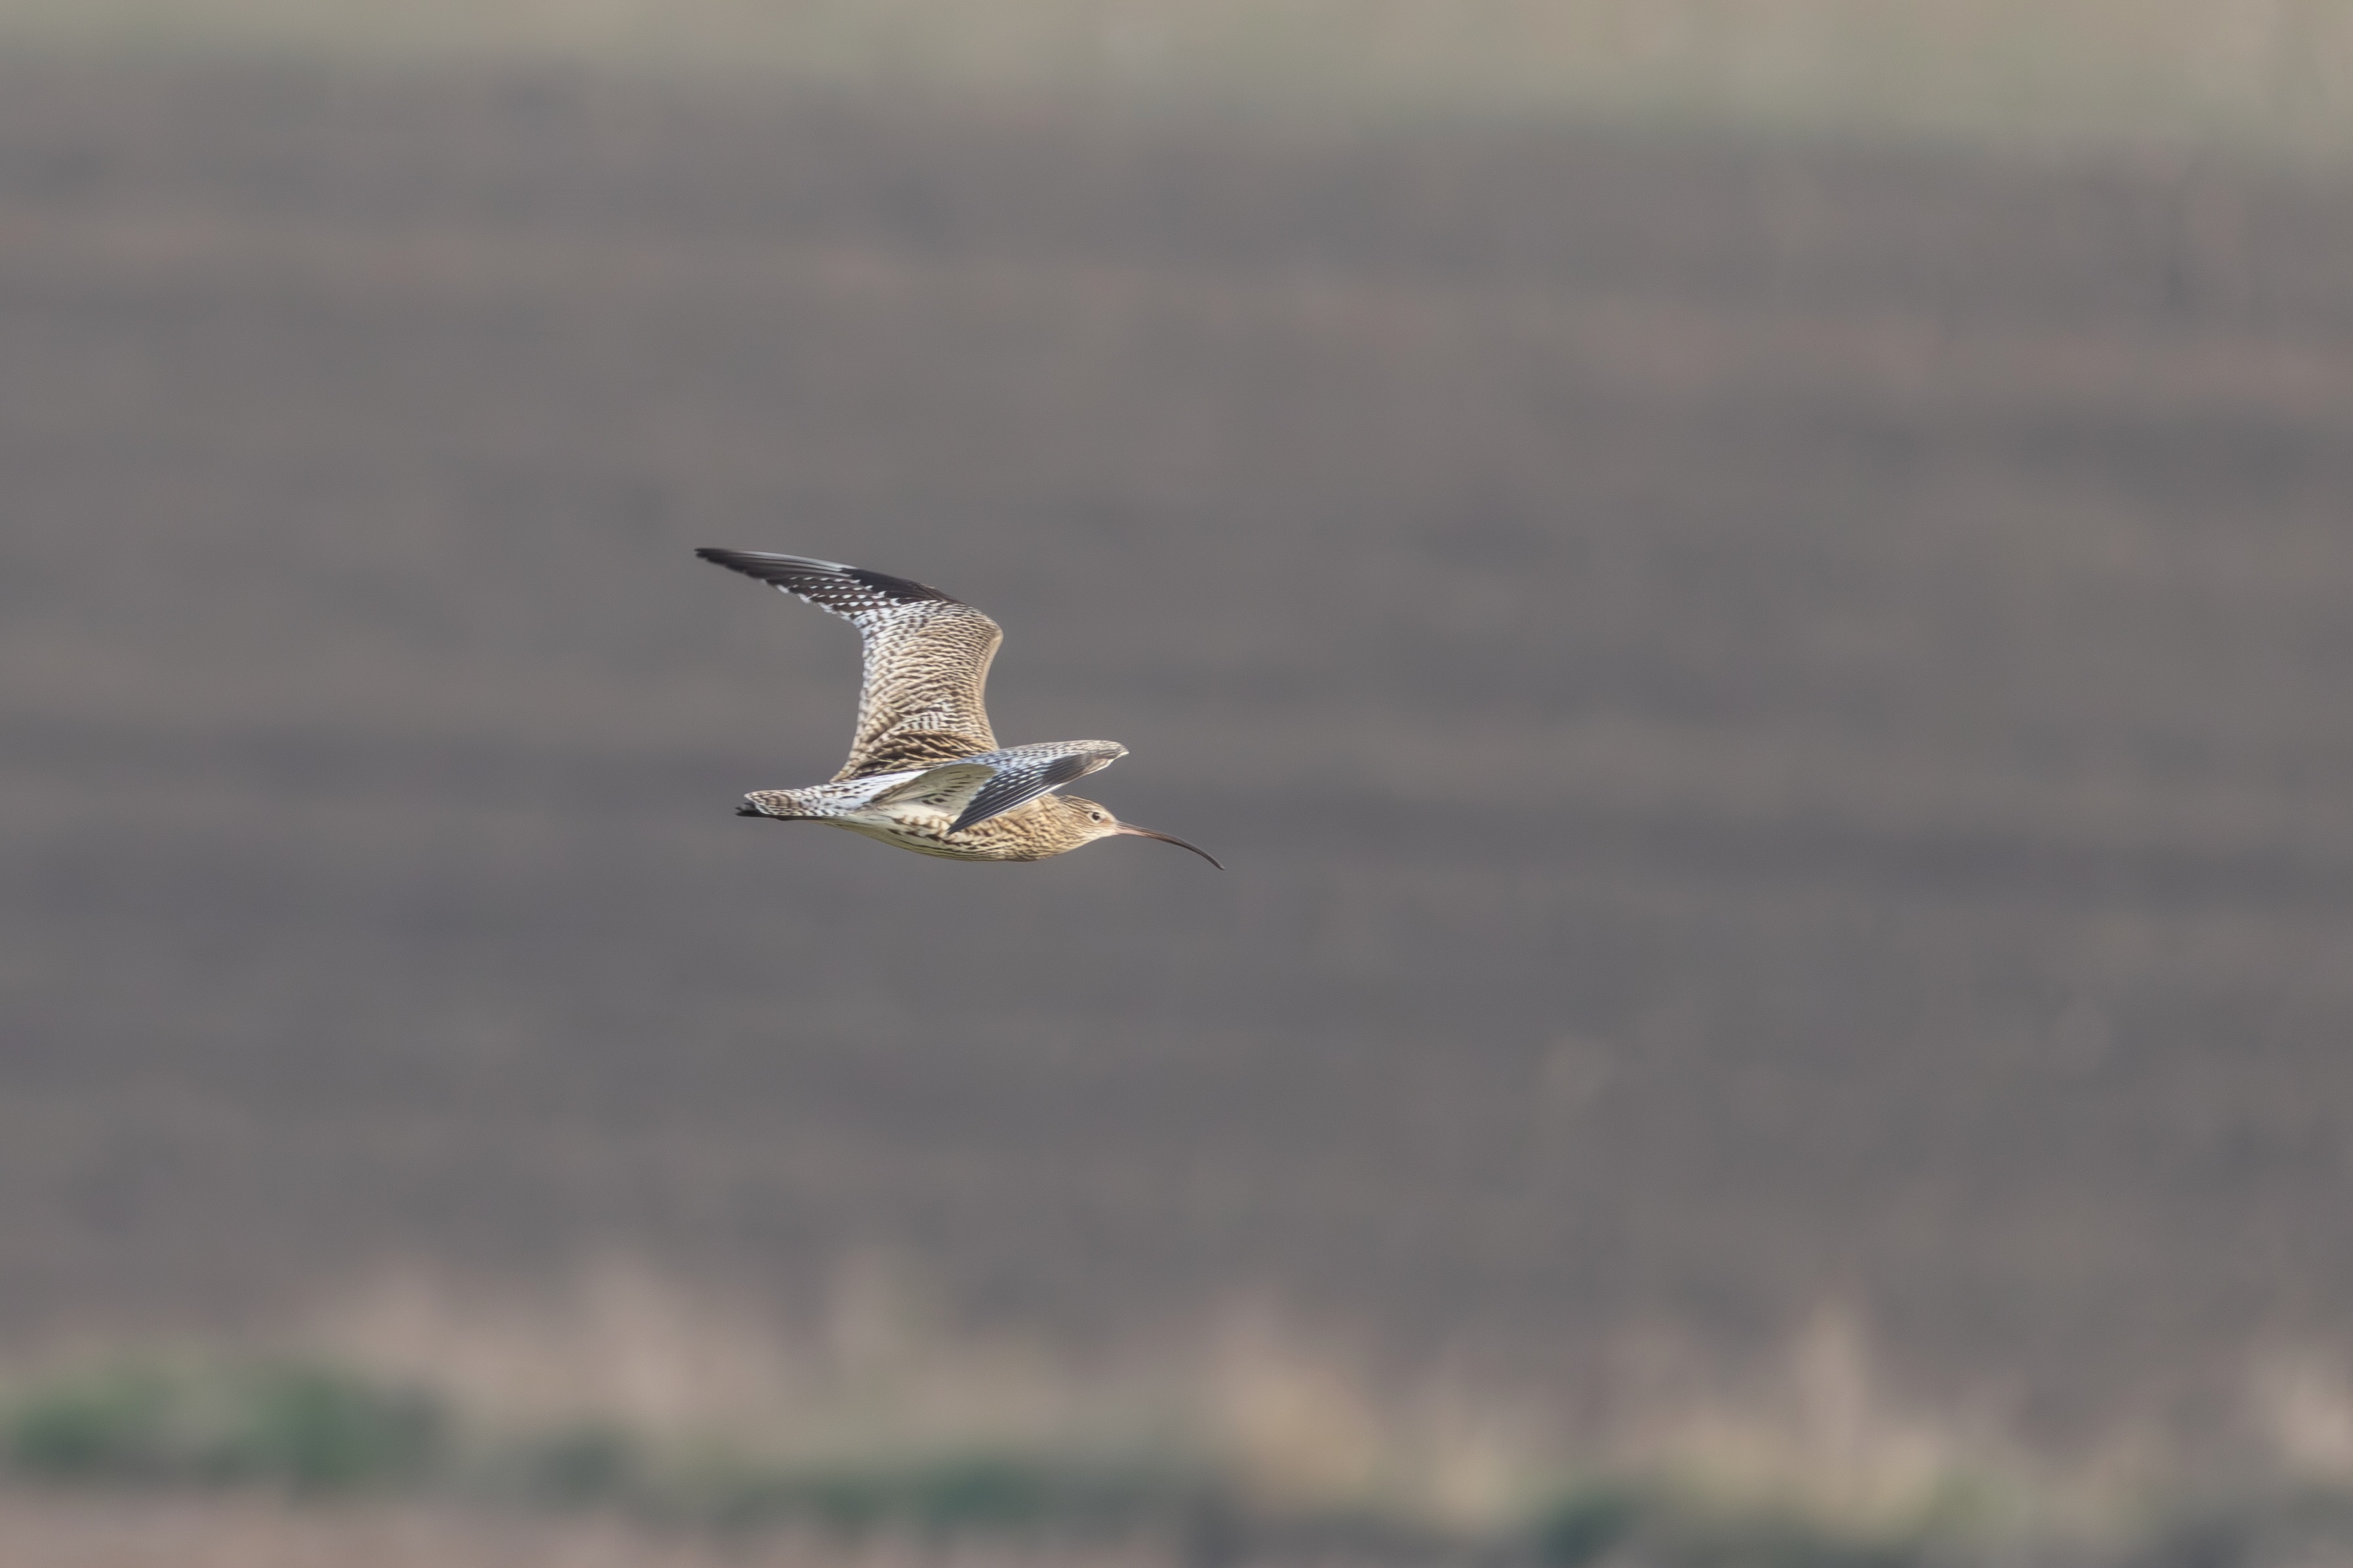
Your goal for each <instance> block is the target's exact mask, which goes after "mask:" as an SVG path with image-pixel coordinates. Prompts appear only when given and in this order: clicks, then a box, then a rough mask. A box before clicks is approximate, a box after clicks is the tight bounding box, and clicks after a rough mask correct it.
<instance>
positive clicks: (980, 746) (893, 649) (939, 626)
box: [695, 549, 1100, 820]
mask: <svg viewBox="0 0 2353 1568" xmlns="http://www.w3.org/2000/svg"><path fill="white" fill-rule="evenodd" d="M695 553H696V554H697V555H700V556H702V559H704V560H705V561H708V562H711V563H713V564H714V565H719V566H724V567H727V568H728V569H729V570H731V571H735V572H741V573H743V574H744V575H745V576H747V577H754V578H757V579H758V580H759V581H761V582H763V583H766V584H770V585H771V586H774V587H776V588H778V589H780V590H782V591H783V592H785V593H787V594H791V595H795V596H797V597H798V598H803V599H806V600H807V601H808V602H809V603H810V604H812V605H817V606H818V608H819V609H823V610H830V611H832V612H833V613H834V614H835V615H837V616H840V617H841V618H842V619H844V620H846V621H848V622H849V624H850V625H852V626H856V627H857V628H858V635H859V637H860V640H861V641H862V642H863V644H864V645H865V656H866V657H865V664H866V671H865V679H864V681H863V683H862V685H861V686H860V691H859V698H858V730H857V733H856V735H855V736H854V737H853V738H852V740H851V741H850V745H849V761H848V762H846V763H843V764H842V766H841V771H840V772H839V773H836V774H835V775H834V777H835V778H836V779H837V780H841V779H857V778H869V777H871V776H872V775H874V774H876V773H903V772H905V771H907V770H908V769H910V768H928V767H933V766H935V765H937V764H940V763H948V762H952V761H955V760H957V759H959V758H965V757H971V756H974V755H976V753H980V752H993V751H995V750H996V749H997V736H996V733H995V731H992V730H990V729H989V727H988V711H987V708H986V707H985V706H984V704H983V700H982V689H983V688H984V687H986V685H987V681H988V664H989V660H990V659H992V658H995V657H996V656H997V644H998V643H1000V642H1002V641H1003V640H1004V637H1005V634H1004V633H1003V631H1001V630H1000V629H999V628H998V626H997V623H996V622H995V621H992V620H990V619H989V618H988V617H987V616H985V615H983V614H981V613H980V612H979V611H978V610H976V609H974V608H973V607H972V606H971V605H967V604H965V603H963V602H962V601H961V600H957V599H953V598H950V597H949V596H948V595H945V594H943V593H941V592H940V591H939V590H938V589H937V588H932V587H926V586H925V585H924V584H921V583H916V582H912V581H910V580H909V579H907V578H904V577H892V576H888V575H885V574H882V573H881V572H869V571H867V570H865V569H864V568H862V567H857V566H845V565H843V564H842V563H839V562H838V561H815V560H811V559H809V558H808V557H807V556H804V555H776V554H771V553H770V552H766V551H759V550H716V549H711V550H698V551H696V552H695ZM1098 765H1100V764H1098ZM1046 787H1048V788H1051V787H1053V786H1051V785H1048V786H1046ZM1022 798H1023V799H1027V798H1029V797H1028V796H1026V795H1025V796H1023V797H1022ZM1003 809H1004V807H1002V806H999V807H997V810H1003ZM989 815H994V813H990V814H989ZM976 820H977V819H976Z"/></svg>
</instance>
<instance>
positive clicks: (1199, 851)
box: [1119, 822, 1225, 871]
mask: <svg viewBox="0 0 2353 1568" xmlns="http://www.w3.org/2000/svg"><path fill="white" fill-rule="evenodd" d="M1119 830H1120V831H1121V832H1122V833H1133V834H1134V835H1135V836H1136V837H1138V838H1157V839H1158V840H1160V842H1161V843H1163V844H1174V845H1176V847H1178V848H1179V849H1190V850H1191V851H1192V852H1193V853H1194V854H1196V855H1198V856H1199V857H1200V858H1202V859H1204V860H1207V861H1208V863H1209V864H1210V865H1212V866H1217V868H1218V869H1219V870H1220V871H1222V870H1224V869H1225V868H1224V867H1223V866H1221V865H1219V864H1218V858H1217V857H1216V856H1215V855H1212V854H1210V853H1209V852H1208V850H1206V849H1204V848H1202V847H1200V846H1199V845H1198V844H1187V843H1186V842H1185V841H1184V840H1183V839H1181V838H1179V837H1176V835H1174V834H1171V833H1155V832H1153V831H1152V829H1150V828H1149V827H1138V826H1135V825H1134V823H1132V822H1123V823H1121V824H1120V825H1119Z"/></svg>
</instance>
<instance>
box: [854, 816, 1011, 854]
mask: <svg viewBox="0 0 2353 1568" xmlns="http://www.w3.org/2000/svg"><path fill="white" fill-rule="evenodd" d="M833 824H834V826H837V827H847V828H848V829H849V831H851V832H852V833H859V834H863V835H864V836H865V837H869V838H874V839H880V840H881V842H883V843H885V844H895V845H897V846H898V847H900V848H902V849H912V850H913V851H914V852H915V853H916V854H918V855H936V856H938V857H939V858H941V859H943V860H1001V859H1003V858H1004V857H1003V856H1002V855H999V854H993V853H991V851H990V847H989V846H988V845H987V843H986V842H985V841H984V842H979V843H975V842H971V841H970V840H971V838H972V836H971V835H968V834H965V835H957V836H955V837H950V836H949V833H948V818H947V816H945V815H944V814H943V813H940V812H925V813H923V814H922V815H920V816H916V815H913V814H910V815H907V816H899V815H894V814H892V813H890V812H888V811H874V810H869V811H860V812H858V813H856V814H854V815H852V816H837V817H835V818H834V819H833Z"/></svg>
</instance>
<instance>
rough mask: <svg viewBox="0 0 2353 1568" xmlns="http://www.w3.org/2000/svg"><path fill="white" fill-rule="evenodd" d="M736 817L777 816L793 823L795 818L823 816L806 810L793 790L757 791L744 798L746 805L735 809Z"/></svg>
mask: <svg viewBox="0 0 2353 1568" xmlns="http://www.w3.org/2000/svg"><path fill="white" fill-rule="evenodd" d="M735 815H736V816H777V817H783V818H784V819H785V820H786V821H791V820H792V819H794V818H795V817H803V818H806V817H811V816H820V815H822V814H821V813H818V812H814V811H809V810H806V809H804V807H803V806H802V805H801V803H800V801H799V800H798V799H797V796H796V792H794V791H792V790H788V789H755V790H754V791H753V792H752V793H751V794H750V795H745V796H744V804H743V805H739V806H737V807H736V808H735Z"/></svg>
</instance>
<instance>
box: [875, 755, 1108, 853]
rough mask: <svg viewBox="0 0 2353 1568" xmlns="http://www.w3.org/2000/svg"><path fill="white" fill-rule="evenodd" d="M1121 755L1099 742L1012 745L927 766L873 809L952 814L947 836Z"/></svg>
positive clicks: (877, 800)
mask: <svg viewBox="0 0 2353 1568" xmlns="http://www.w3.org/2000/svg"><path fill="white" fill-rule="evenodd" d="M1119 755H1120V751H1119V748H1118V747H1116V746H1106V745H1105V744H1104V743H1103V742H1079V743H1077V744H1073V745H1067V746H1063V745H1045V746H1016V747H1013V748H1011V749H1010V750H1008V751H1002V752H989V753H987V755H984V756H977V757H966V758H965V759H964V760H963V761H962V762H955V763H946V764H944V765H943V766H940V767H936V768H932V769H930V770H928V771H927V772H925V773H923V774H922V775H921V776H919V777H916V778H913V779H910V780H908V781H907V782H906V783H905V784H896V785H893V786H892V788H890V789H887V790H885V791H883V792H882V793H881V794H880V795H876V796H875V797H874V799H873V802H872V804H873V805H900V804H902V803H910V802H921V803H922V804H923V805H931V806H936V807H938V808H939V809H940V810H942V811H944V812H948V813H951V814H953V815H954V816H955V822H954V823H953V824H952V825H951V826H949V828H948V831H949V832H951V833H962V832H963V831H964V830H965V828H967V827H970V826H974V825H975V824H976V823H982V822H987V820H988V819H989V818H990V817H992V816H1001V815H1003V814H1004V813H1006V812H1008V811H1011V810H1012V809H1013V808H1014V807H1015V806H1017V805H1022V804H1023V803H1024V802H1027V801H1032V800H1035V799H1037V798H1038V797H1039V795H1050V794H1051V793H1052V792H1053V791H1055V790H1058V789H1060V788H1061V787H1062V786H1063V785H1064V784H1074V783H1076V782H1077V781H1078V780H1080V779H1082V778H1084V777H1086V776H1087V774H1089V773H1093V772H1094V771H1095V770H1096V769H1098V768H1104V767H1109V766H1110V765H1111V764H1112V763H1113V762H1114V761H1116V760H1117V759H1118V757H1119Z"/></svg>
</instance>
